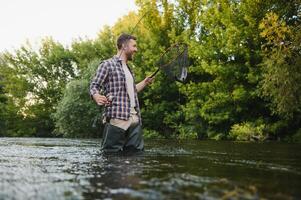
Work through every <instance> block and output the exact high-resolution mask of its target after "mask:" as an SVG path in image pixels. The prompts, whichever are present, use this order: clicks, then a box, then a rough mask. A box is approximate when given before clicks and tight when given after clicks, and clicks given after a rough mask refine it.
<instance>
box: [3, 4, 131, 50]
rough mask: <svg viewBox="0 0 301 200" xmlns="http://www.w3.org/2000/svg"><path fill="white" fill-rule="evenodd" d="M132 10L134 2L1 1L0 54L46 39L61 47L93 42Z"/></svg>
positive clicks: (36, 43)
mask: <svg viewBox="0 0 301 200" xmlns="http://www.w3.org/2000/svg"><path fill="white" fill-rule="evenodd" d="M135 10H137V7H136V5H135V0H0V52H2V51H4V50H8V51H11V50H14V49H18V48H19V47H20V46H21V45H22V44H25V43H26V41H29V42H30V44H32V45H38V44H39V42H40V41H41V39H42V38H45V37H48V36H51V37H52V38H53V39H54V40H55V41H58V42H60V43H62V44H64V45H69V44H71V42H72V40H74V39H77V38H79V37H81V38H90V39H92V38H95V37H96V35H97V33H98V32H99V31H100V30H101V29H102V27H103V26H104V25H114V23H116V22H117V21H118V19H119V18H121V17H122V16H123V15H125V14H127V13H128V12H130V11H135Z"/></svg>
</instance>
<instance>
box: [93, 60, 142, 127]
mask: <svg viewBox="0 0 301 200" xmlns="http://www.w3.org/2000/svg"><path fill="white" fill-rule="evenodd" d="M132 75H133V74H132ZM133 79H134V76H133ZM134 80H135V79H134ZM134 82H135V81H134ZM134 89H135V102H136V111H137V112H138V116H139V119H140V122H141V117H140V108H139V102H138V97H137V89H136V85H135V83H134ZM96 93H101V94H102V95H105V96H106V97H107V98H111V99H112V103H111V105H110V106H106V107H105V112H104V115H105V116H104V117H108V118H114V119H122V120H128V119H129V118H130V109H131V108H130V97H129V95H128V92H127V87H126V80H125V74H124V71H123V69H122V63H121V59H120V58H119V57H118V56H114V57H113V58H111V59H108V60H105V61H103V62H102V63H100V65H99V67H98V69H97V72H96V75H95V77H94V78H93V79H92V81H91V84H90V95H91V96H93V95H94V94H96Z"/></svg>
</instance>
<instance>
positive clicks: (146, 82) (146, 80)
mask: <svg viewBox="0 0 301 200" xmlns="http://www.w3.org/2000/svg"><path fill="white" fill-rule="evenodd" d="M154 78H155V77H153V78H151V77H146V78H145V79H144V80H143V81H144V84H145V85H149V84H151V83H152V82H153V81H154Z"/></svg>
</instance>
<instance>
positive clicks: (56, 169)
mask: <svg viewBox="0 0 301 200" xmlns="http://www.w3.org/2000/svg"><path fill="white" fill-rule="evenodd" d="M99 149H100V140H72V139H39V138H2V139H1V140H0V180H1V182H0V199H1V200H2V199H22V200H23V199H46V200H48V199H49V200H50V199H51V200H52V199H261V198H267V199H298V198H299V197H300V195H301V192H300V188H301V181H300V180H301V174H300V171H301V165H300V159H301V157H300V155H299V154H298V153H296V152H300V150H301V148H300V146H299V145H292V144H280V143H278V144H277V143H274V144H248V143H232V142H210V141H188V142H187V141H186V142H185V141H168V140H158V141H147V142H146V151H145V152H144V153H143V154H131V155H129V154H127V155H103V154H102V153H101V152H100V151H99Z"/></svg>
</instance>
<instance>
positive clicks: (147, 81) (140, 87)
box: [136, 77, 154, 92]
mask: <svg viewBox="0 0 301 200" xmlns="http://www.w3.org/2000/svg"><path fill="white" fill-rule="evenodd" d="M153 80H154V78H151V77H146V78H145V79H144V80H143V81H141V82H140V83H138V84H136V89H137V92H140V91H142V90H143V89H144V88H145V86H147V85H149V84H151V83H152V82H153Z"/></svg>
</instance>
